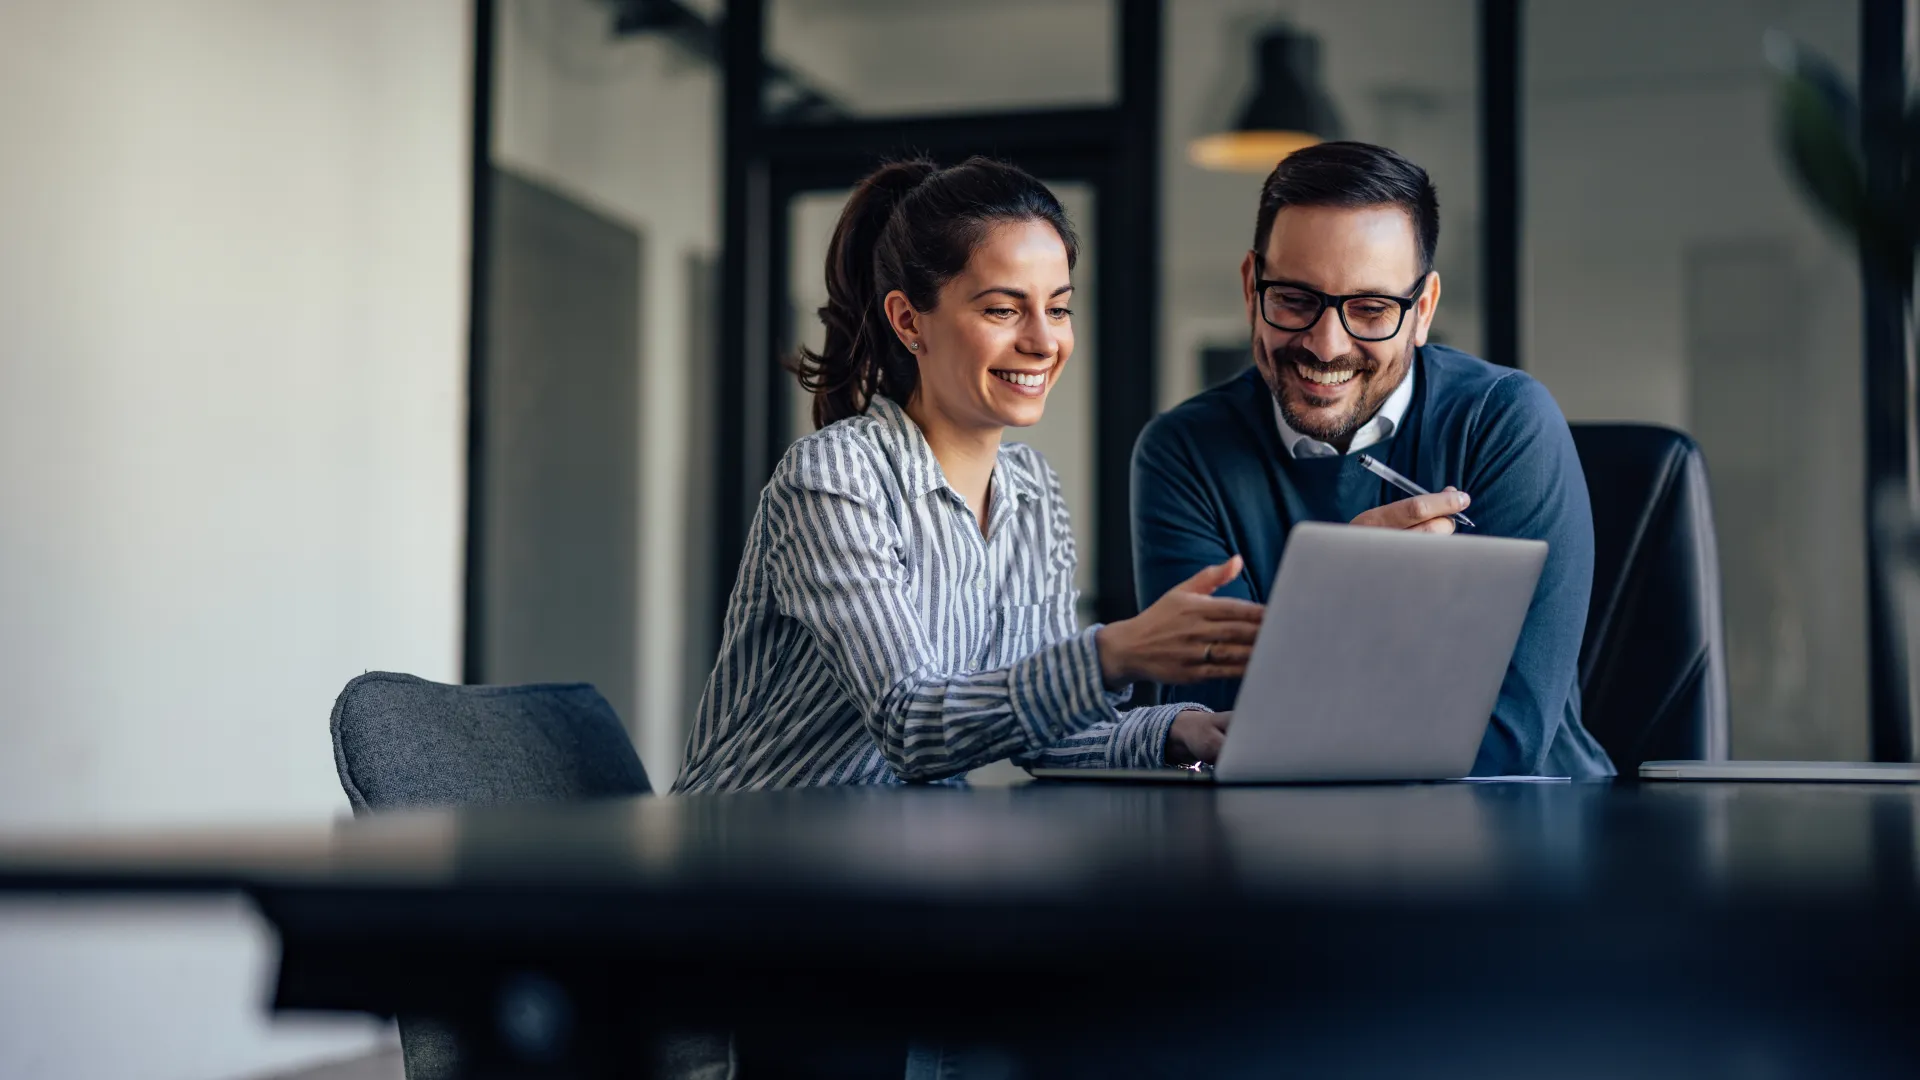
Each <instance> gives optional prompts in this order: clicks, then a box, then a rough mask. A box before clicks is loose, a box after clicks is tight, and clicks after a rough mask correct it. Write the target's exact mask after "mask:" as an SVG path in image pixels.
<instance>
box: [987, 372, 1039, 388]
mask: <svg viewBox="0 0 1920 1080" xmlns="http://www.w3.org/2000/svg"><path fill="white" fill-rule="evenodd" d="M993 374H994V377H995V378H999V379H1005V380H1006V381H1008V382H1010V383H1012V384H1013V385H1015V386H1045V385H1047V377H1046V375H1045V374H1044V373H1041V372H1033V373H1028V372H1022V371H996V372H994V373H993Z"/></svg>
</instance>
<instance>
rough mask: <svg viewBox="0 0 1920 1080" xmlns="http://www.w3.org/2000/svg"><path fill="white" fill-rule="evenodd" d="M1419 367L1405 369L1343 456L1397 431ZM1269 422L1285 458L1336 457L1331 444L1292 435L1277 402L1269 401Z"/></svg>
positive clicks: (1388, 437)
mask: <svg viewBox="0 0 1920 1080" xmlns="http://www.w3.org/2000/svg"><path fill="white" fill-rule="evenodd" d="M1419 367H1420V364H1419V362H1418V360H1417V359H1416V360H1415V362H1414V363H1411V364H1408V365H1407V373H1406V374H1405V375H1403V376H1401V378H1400V385H1399V386H1396V387H1394V388H1393V393H1391V394H1388V395H1387V400H1385V401H1383V402H1381V403H1380V411H1378V412H1376V413H1374V414H1373V419H1371V420H1368V421H1367V422H1366V423H1364V424H1361V425H1360V428H1359V430H1357V431H1355V432H1354V433H1353V441H1352V442H1351V443H1348V444H1347V453H1349V454H1357V453H1359V452H1360V451H1362V450H1365V449H1366V448H1367V447H1369V446H1372V445H1373V444H1375V443H1380V442H1385V441H1386V440H1388V439H1390V438H1392V437H1393V433H1394V432H1396V431H1398V430H1400V423H1401V421H1403V420H1405V419H1406V416H1407V406H1408V405H1410V404H1412V403H1413V378H1414V372H1415V371H1417V370H1418V369H1419ZM1269 396H1271V395H1269ZM1273 419H1274V422H1275V423H1277V424H1279V425H1280V445H1281V446H1283V447H1285V448H1286V451H1287V456H1288V457H1293V458H1311V457H1339V456H1340V451H1338V450H1336V449H1334V447H1333V444H1332V443H1325V442H1321V441H1320V440H1319V439H1316V438H1314V437H1313V436H1311V435H1303V434H1301V433H1300V432H1298V431H1295V430H1294V429H1293V425H1292V424H1289V423H1287V418H1286V415H1285V414H1284V413H1282V412H1281V411H1280V399H1279V398H1274V399H1273Z"/></svg>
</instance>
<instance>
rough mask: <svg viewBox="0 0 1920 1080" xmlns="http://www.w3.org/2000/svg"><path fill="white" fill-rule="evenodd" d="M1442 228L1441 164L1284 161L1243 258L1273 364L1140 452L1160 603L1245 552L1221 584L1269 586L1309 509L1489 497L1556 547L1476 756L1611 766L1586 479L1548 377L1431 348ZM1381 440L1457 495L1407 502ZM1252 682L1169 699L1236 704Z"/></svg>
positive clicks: (1314, 513) (1588, 769) (1178, 415)
mask: <svg viewBox="0 0 1920 1080" xmlns="http://www.w3.org/2000/svg"><path fill="white" fill-rule="evenodd" d="M1439 233H1440V216H1439V203H1438V200H1437V198H1436V197H1435V194H1434V190H1433V185H1432V183H1431V182H1430V181H1429V180H1428V179H1427V174H1426V170H1424V169H1421V168H1420V167H1419V166H1417V165H1414V164H1413V163H1411V162H1409V161H1407V160H1406V159H1405V158H1402V157H1401V156H1400V155H1398V154H1396V153H1394V152H1393V151H1391V150H1387V149H1383V148H1381V147H1378V146H1370V145H1367V144H1365V143H1355V142H1336V143H1323V144H1321V145H1319V146H1315V147H1311V148H1309V149H1305V150H1301V151H1298V152H1296V153H1294V154H1292V155H1290V156H1288V157H1287V158H1286V159H1285V160H1283V161H1282V162H1280V164H1279V166H1278V167H1276V168H1275V169H1274V170H1273V173H1272V174H1271V175H1270V176H1269V177H1268V178H1267V181H1266V184H1265V185H1264V186H1263V187H1262V189H1261V193H1260V209H1259V214H1258V218H1257V221H1256V224H1255V228H1254V246H1253V250H1251V251H1249V252H1248V253H1247V255H1246V257H1245V258H1244V259H1243V260H1242V261H1241V265H1240V279H1241V292H1242V294H1243V296H1244V299H1245V301H1246V305H1247V320H1248V325H1249V326H1250V327H1251V329H1252V335H1253V359H1254V367H1253V369H1252V370H1250V371H1248V372H1246V373H1245V374H1243V375H1241V376H1240V377H1239V378H1236V379H1234V380H1232V381H1231V382H1228V383H1226V384H1225V385H1222V386H1219V387H1215V388H1214V389H1212V390H1208V391H1206V392H1205V393H1203V394H1201V395H1199V396H1198V397H1195V398H1193V399H1191V400H1189V401H1187V402H1185V403H1184V404H1182V405H1180V406H1179V407H1178V408H1176V409H1174V410H1173V411H1172V412H1169V413H1167V414H1166V415H1164V416H1161V417H1159V418H1158V419H1156V420H1154V421H1153V423H1151V424H1149V425H1148V426H1147V428H1146V430H1145V431H1143V432H1141V435H1140V441H1139V443H1138V445H1137V446H1136V447H1135V448H1134V455H1133V550H1134V559H1135V563H1134V579H1135V585H1136V588H1137V590H1138V593H1139V602H1140V604H1141V605H1142V606H1143V607H1144V606H1145V605H1147V604H1150V603H1152V602H1153V601H1154V600H1157V599H1158V598H1159V597H1160V596H1161V595H1162V594H1164V593H1166V592H1167V591H1168V590H1170V589H1172V588H1173V587H1174V586H1175V585H1177V584H1179V583H1180V582H1182V581H1185V580H1186V579H1187V578H1189V577H1191V576H1193V574H1194V573H1196V572H1197V571H1199V570H1200V569H1202V568H1203V567H1207V566H1212V565H1214V564H1216V563H1220V562H1224V561H1225V560H1226V559H1227V558H1228V557H1230V556H1232V555H1242V556H1244V557H1245V568H1244V570H1243V571H1242V573H1241V576H1240V577H1239V579H1238V580H1236V581H1234V582H1233V583H1231V584H1230V585H1228V586H1227V587H1225V588H1223V589H1221V590H1220V591H1219V595H1222V596H1238V597H1242V598H1245V599H1250V600H1255V601H1259V602H1265V600H1266V598H1267V596H1268V594H1269V592H1270V590H1271V588H1272V586H1273V575H1274V572H1275V571H1276V570H1277V569H1278V567H1279V565H1280V553H1281V550H1282V549H1283V548H1284V547H1285V545H1286V538H1287V532H1288V530H1289V529H1290V528H1291V527H1292V525H1293V523H1294V522H1297V521H1337V522H1352V523H1353V524H1355V525H1376V526H1384V527H1389V528H1411V529H1423V530H1426V531H1429V532H1442V533H1444V532H1451V531H1453V523H1452V521H1451V520H1450V519H1449V515H1451V514H1453V513H1455V512H1457V511H1459V510H1462V509H1465V508H1466V507H1467V505H1468V503H1469V501H1471V504H1472V506H1473V511H1472V517H1473V520H1474V521H1475V522H1476V523H1477V524H1478V531H1480V532H1483V533H1486V534H1487V535H1490V536H1514V537H1526V538H1529V539H1536V540H1545V541H1547V543H1548V544H1549V545H1550V547H1549V550H1548V555H1547V563H1546V568H1545V570H1544V572H1543V573H1542V574H1541V578H1540V585H1539V588H1538V590H1537V591H1536V592H1535V594H1534V598H1533V605H1532V607H1531V608H1529V609H1528V612H1527V619H1526V623H1525V626H1524V628H1523V629H1522V630H1521V634H1520V643H1519V645H1518V646H1517V647H1516V648H1515V649H1514V654H1513V660H1512V662H1511V664H1510V665H1509V666H1508V668H1507V674H1506V678H1505V680H1504V681H1503V682H1502V684H1501V687H1500V697H1499V701H1498V703H1497V704H1496V705H1495V706H1494V715H1493V717H1492V718H1491V722H1490V723H1489V724H1488V725H1487V733H1486V736H1485V738H1484V740H1483V741H1482V742H1481V744H1480V752H1479V755H1478V757H1477V759H1476V760H1475V762H1474V770H1473V771H1474V773H1475V774H1476V775H1483V776H1484V775H1501V774H1534V775H1559V776H1572V777H1575V778H1582V777H1598V776H1611V775H1613V772H1614V769H1613V764H1612V763H1611V762H1610V761H1608V759H1607V755H1606V752H1605V751H1603V750H1602V749H1601V748H1600V745H1599V744H1598V743H1597V742H1595V741H1594V739H1593V736H1592V735H1590V734H1589V733H1588V732H1587V730H1586V729H1585V728H1584V727H1582V726H1581V724H1580V692H1579V686H1578V681H1577V679H1576V673H1575V669H1576V666H1577V663H1578V658H1579V653H1580V639H1581V635H1582V634H1583V633H1584V631H1585V627H1586V616H1587V598H1588V593H1589V592H1590V591H1591V589H1592V587H1593V519H1592V510H1591V509H1590V507H1589V505H1588V502H1587V484H1586V478H1585V476H1584V475H1583V474H1582V473H1581V470H1580V460H1579V458H1578V457H1577V456H1576V455H1575V453H1574V448H1573V437H1572V434H1571V433H1570V432H1569V431H1568V430H1567V422H1566V419H1565V418H1564V417H1563V416H1562V415H1561V413H1560V408H1559V406H1558V405H1556V404H1555V403H1554V400H1553V397H1552V396H1551V395H1550V394H1548V393H1547V390H1546V388H1545V387H1543V386H1541V385H1540V384H1539V383H1538V382H1536V381H1534V380H1533V379H1532V378H1529V377H1528V376H1527V375H1525V374H1522V373H1521V372H1518V371H1512V370H1509V369H1507V368H1502V367H1497V366H1495V365H1493V364H1489V363H1487V362H1486V361H1484V360H1480V359H1478V358H1476V357H1472V356H1468V355H1467V354H1465V353H1462V352H1459V351H1458V350H1455V349H1449V348H1447V347H1445V346H1442V345H1434V344H1428V341H1427V335H1428V331H1429V329H1430V328H1431V326H1432V325H1433V314H1434V311H1435V309H1436V308H1437V307H1438V306H1439V303H1440V275H1439V274H1437V273H1435V272H1434V270H1433V252H1434V247H1435V244H1436V243H1437V241H1438V239H1439ZM1362 450H1365V451H1366V452H1367V453H1369V454H1371V455H1373V456H1374V457H1375V458H1378V459H1380V460H1381V461H1384V462H1385V463H1386V464H1387V465H1388V466H1390V467H1391V468H1393V469H1394V470H1396V471H1398V472H1399V473H1401V474H1402V475H1404V476H1406V477H1408V478H1410V479H1412V480H1413V481H1414V482H1415V483H1417V484H1419V485H1420V486H1422V487H1424V488H1426V489H1427V490H1429V491H1432V492H1435V493H1436V494H1434V495H1430V496H1424V497H1420V498H1413V499H1405V498H1401V497H1400V496H1399V493H1398V492H1396V491H1394V490H1393V489H1392V488H1390V487H1388V486H1386V485H1385V484H1383V483H1382V482H1381V481H1380V480H1379V479H1378V478H1376V477H1375V476H1374V475H1373V474H1371V473H1369V472H1367V471H1366V470H1364V469H1362V468H1360V466H1359V461H1358V456H1357V455H1358V454H1359V452H1360V451H1362ZM1463 493H1464V494H1463ZM1220 648H1221V649H1222V650H1226V651H1233V652H1235V653H1236V654H1237V653H1238V652H1239V650H1238V649H1236V648H1235V647H1232V646H1222V647H1220ZM1300 677H1301V678H1302V679H1310V678H1312V677H1313V673H1312V672H1310V671H1303V672H1301V673H1300ZM1238 689H1239V684H1238V683H1237V682H1224V681H1223V682H1211V683H1204V684H1201V685H1198V686H1184V687H1174V688H1171V690H1170V691H1169V693H1170V694H1171V695H1172V696H1171V697H1170V698H1168V700H1174V701H1199V702H1204V703H1206V704H1208V705H1211V706H1213V707H1215V708H1218V709H1229V708H1232V706H1233V698H1234V694H1235V693H1236V692H1237V691H1238ZM1409 720H1410V722H1412V721H1417V718H1409Z"/></svg>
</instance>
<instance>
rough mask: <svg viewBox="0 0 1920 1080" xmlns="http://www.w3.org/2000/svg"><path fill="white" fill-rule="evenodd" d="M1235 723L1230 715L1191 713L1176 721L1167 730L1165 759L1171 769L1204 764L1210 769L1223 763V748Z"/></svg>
mask: <svg viewBox="0 0 1920 1080" xmlns="http://www.w3.org/2000/svg"><path fill="white" fill-rule="evenodd" d="M1232 721H1233V714H1232V713H1230V712H1201V711H1199V710H1198V709H1188V710H1187V711H1186V712H1183V713H1181V714H1180V715H1179V716H1176V717H1174V718H1173V726H1172V727H1170V728H1168V729H1167V748H1166V750H1165V751H1164V756H1165V757H1166V759H1167V764H1169V765H1192V764H1193V763H1195V762H1198V761H1204V762H1206V763H1207V764H1208V765H1211V764H1213V763H1214V762H1215V761H1218V760H1219V759H1220V748H1221V747H1222V746H1225V745H1226V742H1227V725H1228V724H1229V723H1231V722H1232Z"/></svg>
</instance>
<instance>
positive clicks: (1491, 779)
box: [1453, 776, 1573, 784]
mask: <svg viewBox="0 0 1920 1080" xmlns="http://www.w3.org/2000/svg"><path fill="white" fill-rule="evenodd" d="M1453 782H1454V783H1456V784H1571V783H1573V777H1571V776H1462V777H1460V778H1459V779H1457V780H1455V781H1453Z"/></svg>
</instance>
